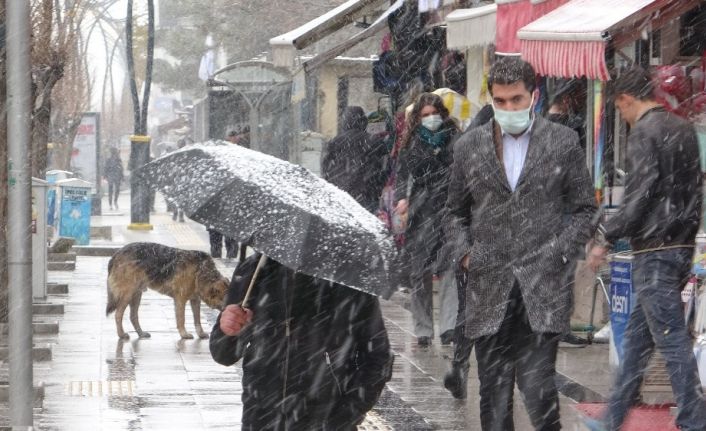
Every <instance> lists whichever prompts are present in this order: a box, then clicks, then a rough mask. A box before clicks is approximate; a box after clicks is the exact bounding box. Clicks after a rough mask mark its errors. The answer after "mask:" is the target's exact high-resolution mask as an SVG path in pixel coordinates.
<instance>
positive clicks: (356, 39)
mask: <svg viewBox="0 0 706 431" xmlns="http://www.w3.org/2000/svg"><path fill="white" fill-rule="evenodd" d="M403 4H404V0H397V1H396V2H395V3H394V4H393V5H392V6H390V7H389V8H388V9H387V10H386V11H385V12H383V14H382V15H380V16H379V17H378V19H376V20H375V22H373V23H372V24H371V25H370V27H368V28H366V29H365V30H363V31H361V32H358V33H357V34H356V35H354V36H353V37H351V38H350V39H348V40H346V41H344V42H342V43H340V44H338V45H336V46H334V47H333V48H331V49H329V50H328V51H325V52H322V53H321V54H319V55H317V56H316V57H314V58H312V59H311V60H308V61H306V62H305V63H304V69H306V70H307V71H310V70H313V69H315V68H317V67H319V66H321V65H322V64H324V63H325V62H327V61H329V60H332V59H334V58H336V57H338V56H339V55H341V54H343V53H344V52H346V51H347V50H349V49H350V48H352V47H354V46H356V45H357V44H359V43H361V42H362V41H364V40H366V39H368V38H370V37H372V36H374V35H376V34H377V33H378V32H379V31H380V30H383V29H385V28H387V17H389V16H390V14H392V13H393V12H395V11H396V10H397V9H399V8H401V7H402V5H403Z"/></svg>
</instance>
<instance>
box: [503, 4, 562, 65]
mask: <svg viewBox="0 0 706 431" xmlns="http://www.w3.org/2000/svg"><path fill="white" fill-rule="evenodd" d="M567 1H568V0H495V3H496V5H497V18H496V29H495V52H496V54H500V55H516V54H519V53H520V40H519V39H518V38H517V30H519V29H521V28H522V27H524V26H525V25H527V24H529V23H531V22H532V21H534V20H536V19H538V18H540V17H542V16H544V15H545V14H546V13H548V12H550V11H552V10H554V9H556V8H557V7H559V6H561V5H562V4H564V3H566V2H567Z"/></svg>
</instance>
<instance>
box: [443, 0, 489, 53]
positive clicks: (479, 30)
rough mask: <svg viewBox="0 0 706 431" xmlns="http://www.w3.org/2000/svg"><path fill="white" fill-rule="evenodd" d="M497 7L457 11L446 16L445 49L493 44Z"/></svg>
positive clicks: (487, 6)
mask: <svg viewBox="0 0 706 431" xmlns="http://www.w3.org/2000/svg"><path fill="white" fill-rule="evenodd" d="M496 9H497V5H495V4H489V5H486V6H481V7H475V8H472V9H457V10H455V11H453V12H451V13H450V14H448V15H446V24H447V28H446V47H447V48H450V49H459V48H467V47H471V46H483V45H489V44H491V43H494V42H495V11H496Z"/></svg>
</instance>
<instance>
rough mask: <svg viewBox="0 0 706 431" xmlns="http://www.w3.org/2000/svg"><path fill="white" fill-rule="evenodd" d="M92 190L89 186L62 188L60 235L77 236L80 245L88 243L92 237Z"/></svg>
mask: <svg viewBox="0 0 706 431" xmlns="http://www.w3.org/2000/svg"><path fill="white" fill-rule="evenodd" d="M90 192H91V189H90V188H87V187H68V186H62V188H61V207H60V212H59V214H60V218H59V235H60V236H68V237H71V238H75V239H76V244H78V245H87V244H88V241H89V239H90V237H91V196H90Z"/></svg>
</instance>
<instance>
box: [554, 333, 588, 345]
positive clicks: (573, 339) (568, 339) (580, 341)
mask: <svg viewBox="0 0 706 431" xmlns="http://www.w3.org/2000/svg"><path fill="white" fill-rule="evenodd" d="M588 344H589V343H588V340H587V339H585V338H581V337H577V336H576V335H574V334H572V333H570V332H569V333H568V334H566V335H564V336H563V337H562V338H561V340H559V347H574V348H576V347H586V346H588Z"/></svg>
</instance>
